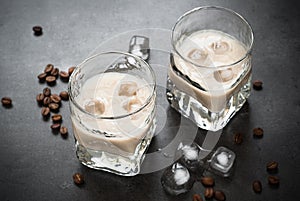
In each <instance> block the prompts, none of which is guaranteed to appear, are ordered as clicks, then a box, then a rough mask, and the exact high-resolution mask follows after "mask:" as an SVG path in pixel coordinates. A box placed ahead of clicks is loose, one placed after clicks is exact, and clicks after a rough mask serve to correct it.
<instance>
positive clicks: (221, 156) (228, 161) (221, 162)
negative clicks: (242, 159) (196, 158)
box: [210, 147, 235, 177]
mask: <svg viewBox="0 0 300 201" xmlns="http://www.w3.org/2000/svg"><path fill="white" fill-rule="evenodd" d="M234 160H235V153H234V152H233V151H231V150H230V149H228V148H226V147H219V148H218V149H217V150H216V152H215V153H214V154H213V156H212V157H211V162H210V167H211V168H212V170H213V171H214V172H216V173H221V174H222V175H223V176H225V177H226V176H229V174H230V170H231V168H232V166H233V164H234Z"/></svg>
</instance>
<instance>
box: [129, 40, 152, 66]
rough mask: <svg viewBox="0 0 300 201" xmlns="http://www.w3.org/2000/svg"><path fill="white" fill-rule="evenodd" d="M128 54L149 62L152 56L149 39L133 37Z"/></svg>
mask: <svg viewBox="0 0 300 201" xmlns="http://www.w3.org/2000/svg"><path fill="white" fill-rule="evenodd" d="M128 52H129V53H131V54H134V55H136V56H138V57H140V58H142V59H144V60H145V61H147V60H148V59H149V54H150V46H149V38H147V37H145V36H137V35H135V36H132V38H131V39H130V42H129V51H128Z"/></svg>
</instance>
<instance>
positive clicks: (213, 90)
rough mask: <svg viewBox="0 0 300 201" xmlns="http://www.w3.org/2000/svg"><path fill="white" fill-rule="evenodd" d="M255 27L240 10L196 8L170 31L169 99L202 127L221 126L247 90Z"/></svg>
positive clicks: (216, 128)
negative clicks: (238, 11)
mask: <svg viewBox="0 0 300 201" xmlns="http://www.w3.org/2000/svg"><path fill="white" fill-rule="evenodd" d="M253 40H254V37H253V32H252V29H251V27H250V25H249V24H248V22H247V21H246V20H245V19H244V18H243V17H242V16H241V15H239V14H238V13H236V12H234V11H232V10H229V9H226V8H222V7H213V6H208V7H199V8H195V9H193V10H191V11H189V12H187V13H185V14H184V15H182V16H181V17H180V18H179V19H178V21H177V22H176V24H175V26H174V27H173V30H172V38H171V42H172V46H173V50H172V52H171V55H170V66H169V70H168V77H167V91H166V96H167V99H168V101H169V103H170V105H171V107H173V108H174V109H176V110H177V111H178V112H180V113H181V114H182V115H183V116H185V117H188V118H189V119H191V120H192V121H194V122H195V123H196V124H197V125H198V126H199V127H200V128H203V129H206V130H211V131H217V130H220V129H222V128H223V127H224V126H226V124H227V123H228V122H229V120H230V119H231V118H232V117H233V116H234V115H235V114H236V112H237V111H239V110H240V108H241V107H242V106H243V104H244V103H245V102H246V100H247V98H248V97H249V95H250V82H251V75H252V70H251V69H252V67H251V50H252V45H253Z"/></svg>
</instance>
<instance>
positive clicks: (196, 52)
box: [187, 49, 207, 63]
mask: <svg viewBox="0 0 300 201" xmlns="http://www.w3.org/2000/svg"><path fill="white" fill-rule="evenodd" d="M187 56H188V58H190V59H191V60H194V61H196V62H198V63H200V62H204V61H205V59H206V58H207V52H206V51H205V50H204V49H193V50H191V51H190V52H189V53H188V55H187Z"/></svg>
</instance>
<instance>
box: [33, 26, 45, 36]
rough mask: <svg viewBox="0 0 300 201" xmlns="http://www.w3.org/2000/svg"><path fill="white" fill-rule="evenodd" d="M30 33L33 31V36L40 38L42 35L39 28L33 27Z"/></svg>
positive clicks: (41, 29)
mask: <svg viewBox="0 0 300 201" xmlns="http://www.w3.org/2000/svg"><path fill="white" fill-rule="evenodd" d="M32 31H33V34H34V35H35V36H41V35H42V34H43V28H42V27H41V26H38V25H37V26H34V27H32Z"/></svg>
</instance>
